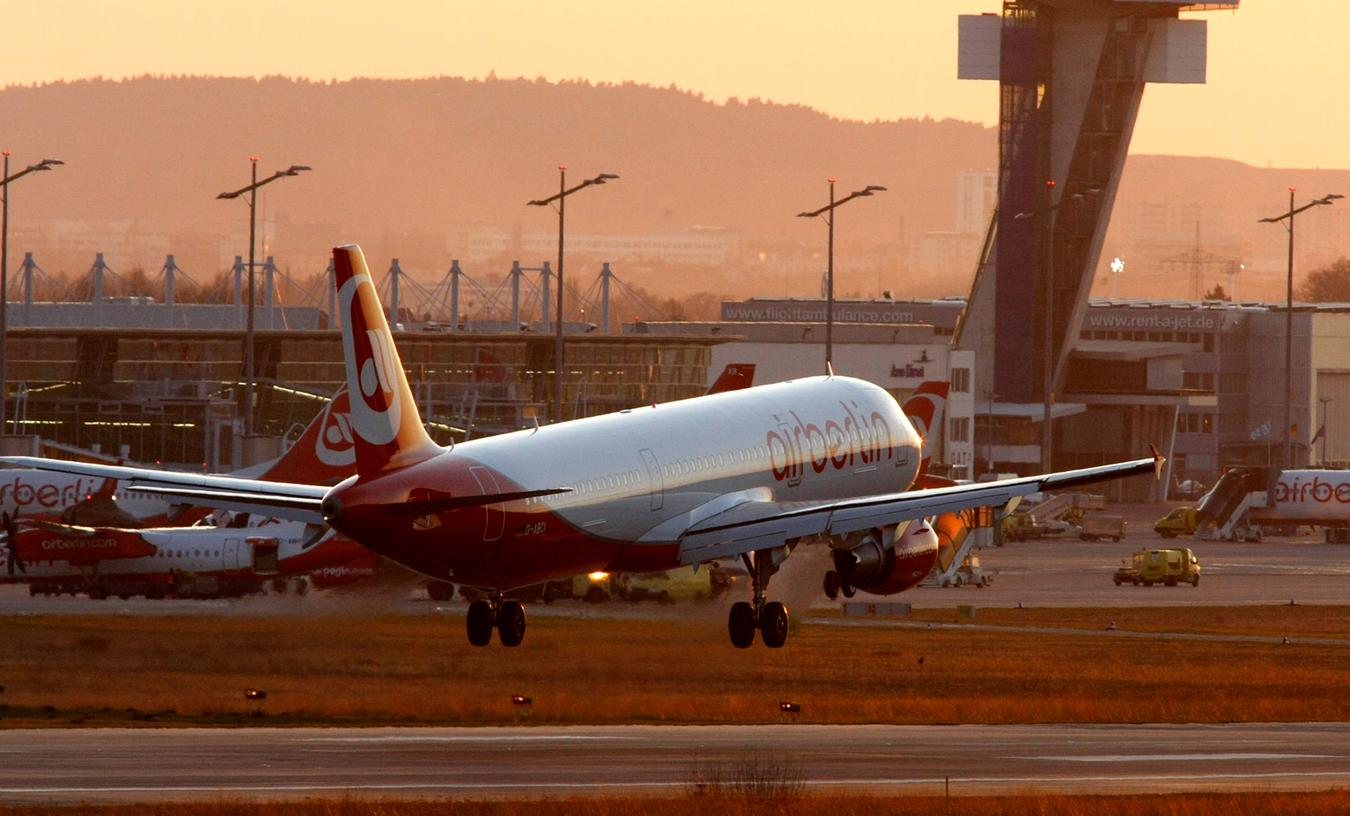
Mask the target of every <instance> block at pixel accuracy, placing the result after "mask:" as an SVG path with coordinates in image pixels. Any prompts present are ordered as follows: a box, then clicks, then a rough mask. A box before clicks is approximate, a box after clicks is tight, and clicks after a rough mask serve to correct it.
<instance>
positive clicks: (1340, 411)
mask: <svg viewBox="0 0 1350 816" xmlns="http://www.w3.org/2000/svg"><path fill="white" fill-rule="evenodd" d="M1317 400H1318V404H1317V405H1314V406H1313V421H1312V427H1313V433H1317V429H1318V428H1321V427H1322V422H1323V412H1324V411H1325V414H1326V430H1325V431H1324V432H1323V434H1324V436H1323V439H1324V440H1325V444H1326V448H1325V450H1326V456H1325V458H1324V457H1323V455H1322V451H1323V450H1324V448H1323V447H1322V445H1323V439H1319V440H1317V442H1316V444H1314V445H1313V451H1312V461H1314V462H1321V463H1322V464H1332V465H1336V466H1339V467H1345V466H1350V371H1346V372H1341V371H1319V372H1317ZM1323 400H1329V402H1325V403H1324V402H1322V401H1323ZM1324 405H1325V406H1326V407H1325V408H1323V406H1324Z"/></svg>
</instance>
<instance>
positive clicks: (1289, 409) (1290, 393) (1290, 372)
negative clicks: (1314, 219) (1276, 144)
mask: <svg viewBox="0 0 1350 816" xmlns="http://www.w3.org/2000/svg"><path fill="white" fill-rule="evenodd" d="M1338 198H1345V196H1343V195H1340V194H1338V193H1327V194H1326V195H1324V196H1322V197H1321V198H1315V199H1313V200H1312V201H1309V202H1308V203H1307V204H1304V205H1303V206H1302V207H1299V208H1298V209H1294V188H1293V187H1290V188H1289V210H1288V211H1287V212H1285V213H1282V214H1280V215H1272V216H1270V217H1269V218H1262V219H1260V220H1259V221H1258V222H1257V223H1259V224H1275V223H1283V224H1284V228H1285V230H1286V231H1287V232H1288V233H1289V274H1288V277H1287V279H1286V280H1285V294H1284V464H1283V465H1282V466H1283V467H1296V466H1297V465H1296V464H1295V462H1294V433H1293V426H1292V425H1291V423H1292V421H1293V412H1294V405H1293V403H1294V216H1296V215H1298V214H1299V213H1301V212H1303V211H1304V210H1310V209H1312V208H1313V207H1324V206H1330V205H1331V202H1333V201H1335V200H1336V199H1338Z"/></svg>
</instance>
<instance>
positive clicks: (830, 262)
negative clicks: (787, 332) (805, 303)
mask: <svg viewBox="0 0 1350 816" xmlns="http://www.w3.org/2000/svg"><path fill="white" fill-rule="evenodd" d="M826 181H828V182H829V183H830V203H829V204H826V205H825V206H824V207H821V208H820V209H818V210H812V211H810V212H799V213H797V217H798V218H815V217H817V216H823V217H824V219H825V223H826V224H827V225H829V242H828V245H829V250H828V253H827V254H828V259H827V260H826V262H825V370H826V371H827V372H830V373H833V372H834V211H835V209H836V208H838V207H842V206H844V205H845V204H847V203H848V202H850V201H852V200H853V199H855V198H863V197H864V196H870V195H872V194H873V193H882V192H885V191H886V188H885V187H882V186H880V185H877V184H869V185H867V186H866V187H864V188H862V189H861V190H854V191H853V192H851V193H849V194H848V195H846V196H844V197H843V198H841V199H839V200H838V201H835V200H834V183H835V181H836V179H835V177H834V176H830V177H829V178H828V179H826Z"/></svg>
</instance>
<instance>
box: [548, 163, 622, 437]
mask: <svg viewBox="0 0 1350 816" xmlns="http://www.w3.org/2000/svg"><path fill="white" fill-rule="evenodd" d="M616 178H618V176H616V175H615V174H613V173H601V174H600V175H598V176H596V177H595V178H588V179H586V180H585V181H583V182H581V183H580V184H578V185H576V186H574V187H568V186H567V165H565V164H560V165H558V192H557V193H555V194H554V195H551V196H549V197H548V198H536V199H534V200H533V201H527V202H525V206H527V207H547V206H548V205H550V204H552V203H553V202H555V201H556V202H558V207H557V209H558V304H557V313H558V319H557V320H555V321H554V323H555V326H554V329H555V339H554V343H553V356H554V358H555V360H556V363H555V367H554V371H553V421H554V422H562V418H563V235H564V232H563V230H564V227H565V224H566V217H567V197H568V196H570V195H571V194H572V193H575V192H577V191H579V190H584V189H586V188H587V187H591V186H594V185H596V184H604V183H605V182H607V181H612V180H613V179H616Z"/></svg>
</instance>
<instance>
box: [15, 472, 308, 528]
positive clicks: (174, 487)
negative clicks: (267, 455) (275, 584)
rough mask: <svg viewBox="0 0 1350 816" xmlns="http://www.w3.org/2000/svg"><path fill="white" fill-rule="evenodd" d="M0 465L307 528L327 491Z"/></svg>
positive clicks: (192, 476) (229, 479)
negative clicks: (116, 484)
mask: <svg viewBox="0 0 1350 816" xmlns="http://www.w3.org/2000/svg"><path fill="white" fill-rule="evenodd" d="M0 463H3V464H8V465H18V466H20V467H28V468H35V469H37V470H48V471H54V472H57V473H71V474H74V475H77V476H91V477H94V478H96V479H116V480H118V481H120V482H122V483H123V484H124V485H125V486H126V487H127V488H128V489H130V490H139V491H141V492H144V493H154V494H157V495H161V496H164V497H165V498H167V499H168V500H170V501H173V500H174V499H178V500H180V503H182V504H198V505H204V506H207V507H219V508H221V509H224V510H238V511H242V512H247V513H259V514H263V515H267V516H271V517H273V518H282V519H289V520H291V521H304V522H309V523H320V522H322V521H323V514H322V513H321V512H320V509H319V505H320V504H321V503H322V501H323V497H324V496H325V495H327V493H328V488H327V487H323V486H320V485H305V484H293V483H290V482H264V481H260V480H256V479H239V478H236V477H233V476H204V475H201V474H196V473H177V472H174V471H171V470H153V469H151V468H136V467H123V466H119V465H98V464H91V463H88V462H68V461H66V460H64V459H41V458H37V457H33V456H0Z"/></svg>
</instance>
